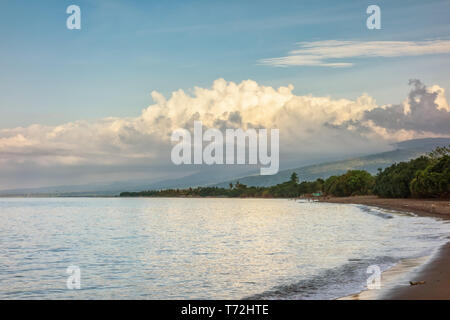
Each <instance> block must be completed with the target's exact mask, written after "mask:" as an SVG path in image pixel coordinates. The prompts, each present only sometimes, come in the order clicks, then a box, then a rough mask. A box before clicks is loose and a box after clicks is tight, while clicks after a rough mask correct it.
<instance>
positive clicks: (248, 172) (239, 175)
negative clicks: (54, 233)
mask: <svg viewBox="0 0 450 320" xmlns="http://www.w3.org/2000/svg"><path fill="white" fill-rule="evenodd" d="M447 145H450V138H430V139H416V140H408V141H403V142H399V143H397V144H396V145H395V148H396V150H393V151H388V152H383V153H378V154H373V155H368V156H361V157H357V158H352V159H348V160H342V161H334V162H326V163H322V164H316V165H309V166H303V167H298V168H294V169H287V170H282V171H280V172H278V174H276V175H273V176H260V175H259V170H258V168H256V167H255V166H252V167H249V166H233V167H227V168H221V170H218V169H217V167H214V166H213V167H210V166H204V168H202V169H201V170H200V169H199V170H198V172H196V173H193V174H190V175H186V176H184V177H180V178H176V179H166V180H159V181H155V180H152V181H151V180H133V181H117V182H112V183H95V184H88V185H66V186H53V187H41V188H22V189H14V190H1V191H0V196H3V197H5V196H73V197H80V196H93V197H95V196H116V195H118V194H119V193H120V192H123V191H143V190H159V189H169V188H188V187H197V186H214V185H216V186H220V187H228V185H229V183H230V182H232V183H235V182H236V181H237V180H239V182H241V183H244V184H247V185H249V186H270V185H275V184H278V183H281V182H284V181H287V180H288V179H289V177H290V175H291V174H292V172H293V171H295V172H297V174H298V176H299V179H300V180H301V181H305V180H306V181H309V180H315V179H317V178H327V177H329V176H331V175H336V174H342V173H344V172H346V171H347V170H350V169H364V170H367V171H369V172H370V173H372V174H375V173H376V172H377V169H378V168H384V167H387V166H389V165H391V164H392V163H394V162H400V161H406V160H410V159H412V158H416V157H418V156H420V155H422V154H425V153H428V152H430V151H432V150H433V149H435V148H436V147H438V146H447Z"/></svg>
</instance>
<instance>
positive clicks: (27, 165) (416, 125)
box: [0, 79, 450, 189]
mask: <svg viewBox="0 0 450 320" xmlns="http://www.w3.org/2000/svg"><path fill="white" fill-rule="evenodd" d="M411 85H412V88H411V92H410V94H409V95H408V97H407V98H406V100H405V101H404V102H403V103H401V104H394V105H385V106H378V105H377V104H376V101H375V99H374V98H372V97H370V96H369V95H367V94H363V95H362V96H360V97H359V98H357V99H355V100H351V99H332V98H330V97H315V96H312V95H303V96H302V95H295V94H294V93H293V86H291V85H289V86H286V87H280V88H273V87H270V86H262V85H259V84H258V83H257V82H255V81H252V80H247V81H242V82H241V83H234V82H227V81H225V80H224V79H218V80H216V81H214V83H213V85H212V87H211V88H198V87H196V88H194V89H193V92H192V93H191V94H188V93H186V92H184V91H183V90H178V91H175V92H173V93H172V95H171V96H170V97H169V98H166V97H164V96H163V95H162V94H160V93H158V92H156V91H154V92H152V98H153V100H154V104H152V105H150V106H149V107H148V108H146V109H144V110H143V111H142V114H141V115H140V116H138V117H135V118H106V119H101V120H98V121H74V122H69V123H65V124H61V125H58V126H44V125H39V124H35V125H31V126H28V127H18V128H12V129H3V130H0V181H1V182H0V187H1V188H2V189H5V188H11V187H15V186H19V185H20V186H34V185H36V184H38V183H39V184H40V185H42V184H47V185H51V184H71V183H73V182H74V181H76V182H77V183H88V182H91V181H94V180H96V181H101V180H103V181H106V180H112V179H116V180H117V179H124V180H126V179H130V178H137V177H154V178H164V177H166V176H167V175H169V174H171V173H173V170H174V169H173V168H174V166H173V165H172V163H171V161H170V150H171V147H172V144H171V142H170V136H171V134H172V132H173V131H174V130H175V129H178V128H187V129H191V128H192V126H193V121H194V120H201V121H202V122H203V126H204V127H209V128H219V129H222V130H223V129H225V128H243V129H247V128H267V129H272V128H277V129H279V130H280V154H281V159H280V164H281V165H283V161H284V160H285V159H307V158H314V157H315V158H317V157H321V156H324V157H325V156H332V155H345V154H349V153H353V154H354V153H357V152H359V153H365V152H367V153H369V152H375V151H379V150H386V148H387V145H388V144H389V143H390V142H393V141H398V140H405V139H411V138H419V137H433V136H449V135H450V129H449V125H448V124H449V123H450V108H449V106H448V104H447V100H446V98H445V92H444V89H442V88H440V87H439V86H437V85H435V86H431V87H426V86H425V85H424V84H422V83H421V82H420V81H418V80H413V81H411Z"/></svg>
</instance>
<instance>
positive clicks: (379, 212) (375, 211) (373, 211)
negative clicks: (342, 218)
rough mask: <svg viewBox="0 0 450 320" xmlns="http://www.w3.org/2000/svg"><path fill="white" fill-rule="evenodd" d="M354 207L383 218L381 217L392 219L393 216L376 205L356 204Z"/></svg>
mask: <svg viewBox="0 0 450 320" xmlns="http://www.w3.org/2000/svg"><path fill="white" fill-rule="evenodd" d="M356 207H358V208H359V209H360V210H361V211H363V212H365V213H368V214H371V215H374V216H377V217H380V218H383V219H392V218H393V217H394V216H393V215H391V214H389V213H387V212H386V211H384V210H382V209H379V208H376V207H368V206H363V205H356Z"/></svg>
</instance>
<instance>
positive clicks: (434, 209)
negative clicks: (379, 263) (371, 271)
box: [320, 196, 450, 300]
mask: <svg viewBox="0 0 450 320" xmlns="http://www.w3.org/2000/svg"><path fill="white" fill-rule="evenodd" d="M320 201H322V202H331V203H348V204H361V205H367V206H375V207H380V208H383V209H389V210H397V211H405V212H412V213H415V214H417V215H420V216H431V217H436V218H440V219H445V220H450V201H449V200H422V199H382V198H377V197H375V196H360V197H345V198H332V197H329V198H324V199H321V200H320ZM426 260H427V262H426V263H425V264H423V265H421V266H419V267H416V269H417V272H413V273H412V275H411V278H410V279H408V281H413V282H422V281H424V282H425V283H423V284H418V285H410V284H409V283H408V282H407V281H403V282H402V284H399V285H396V286H394V287H392V288H390V289H389V290H388V291H387V292H386V293H383V294H380V295H379V296H377V297H376V298H379V299H388V300H430V299H435V300H449V299H450V242H447V243H446V244H445V245H443V246H442V247H441V248H439V251H438V252H437V253H436V254H435V255H433V256H432V257H431V258H430V259H426ZM394 268H395V267H394ZM393 271H394V272H395V271H396V270H395V269H394V270H393ZM391 272H392V271H391ZM389 273H390V272H389V270H388V272H387V275H386V276H390V275H389ZM347 298H352V297H347ZM353 298H354V299H372V298H374V296H371V295H369V294H367V293H364V292H362V293H360V294H358V295H354V296H353Z"/></svg>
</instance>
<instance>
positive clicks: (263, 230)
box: [0, 198, 450, 299]
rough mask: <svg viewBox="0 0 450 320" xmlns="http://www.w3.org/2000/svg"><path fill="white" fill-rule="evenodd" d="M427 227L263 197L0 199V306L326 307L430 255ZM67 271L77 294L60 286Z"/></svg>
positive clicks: (441, 238) (378, 214)
mask: <svg viewBox="0 0 450 320" xmlns="http://www.w3.org/2000/svg"><path fill="white" fill-rule="evenodd" d="M449 234H450V225H449V224H446V223H444V222H442V221H438V220H434V219H432V218H424V217H415V216H413V215H409V214H398V213H393V212H386V211H383V210H379V209H374V208H367V207H363V206H356V205H340V204H326V203H298V202H295V201H289V200H273V199H264V200H262V199H178V198H177V199H164V198H154V199H145V198H137V199H136V198H54V199H44V198H43V199H7V198H3V199H0V239H1V240H0V298H1V299H67V298H69V299H72V298H76V299H108V298H111V299H211V298H214V299H241V298H269V299H315V298H323V299H331V298H336V297H339V296H344V295H347V294H350V293H354V292H358V291H360V290H361V289H363V288H364V286H365V284H366V279H367V278H368V277H369V276H370V274H367V272H366V271H367V267H368V266H370V265H378V266H379V267H380V268H381V270H384V269H386V268H388V267H390V266H392V265H394V264H395V263H396V262H398V261H399V260H400V259H402V258H410V257H418V256H423V255H429V254H431V253H433V251H434V250H435V249H436V248H437V247H438V246H439V245H440V244H442V243H444V242H445V238H446V237H447V236H448V235H449ZM69 266H78V267H79V268H80V270H81V289H80V290H69V289H67V287H66V280H67V277H68V275H67V274H66V269H67V267H69Z"/></svg>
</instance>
